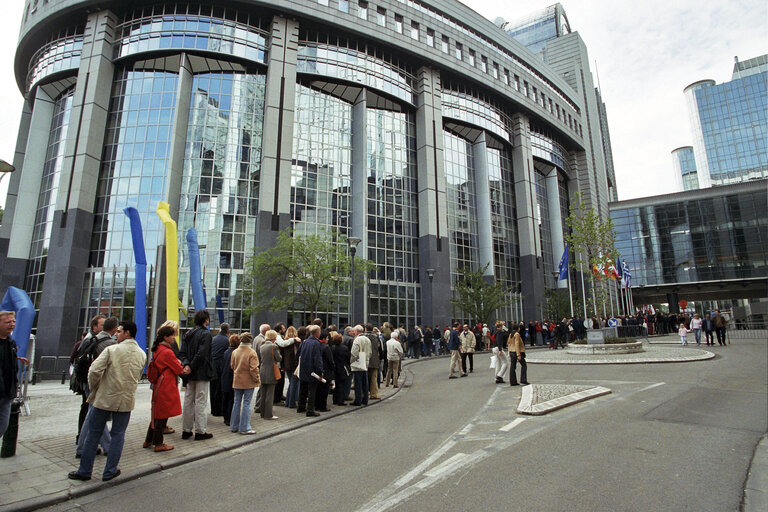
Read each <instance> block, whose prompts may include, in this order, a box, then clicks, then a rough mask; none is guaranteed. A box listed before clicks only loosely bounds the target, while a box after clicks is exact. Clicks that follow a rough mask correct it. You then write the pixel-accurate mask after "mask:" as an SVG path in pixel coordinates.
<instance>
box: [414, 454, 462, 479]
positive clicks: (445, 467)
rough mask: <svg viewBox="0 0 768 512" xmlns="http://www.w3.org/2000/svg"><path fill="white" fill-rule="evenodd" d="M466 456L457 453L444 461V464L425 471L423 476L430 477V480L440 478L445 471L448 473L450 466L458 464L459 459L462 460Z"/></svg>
mask: <svg viewBox="0 0 768 512" xmlns="http://www.w3.org/2000/svg"><path fill="white" fill-rule="evenodd" d="M466 456H467V454H466V453H461V452H459V453H457V454H455V455H454V456H453V457H451V458H450V459H448V460H446V461H445V462H443V463H441V464H438V465H437V466H435V467H434V468H432V469H430V470H429V471H427V472H426V473H424V476H429V477H432V478H434V477H436V476H440V475H442V474H443V473H445V472H446V471H448V470H449V469H451V466H454V465H456V464H458V463H459V462H460V459H463V458H464V457H466Z"/></svg>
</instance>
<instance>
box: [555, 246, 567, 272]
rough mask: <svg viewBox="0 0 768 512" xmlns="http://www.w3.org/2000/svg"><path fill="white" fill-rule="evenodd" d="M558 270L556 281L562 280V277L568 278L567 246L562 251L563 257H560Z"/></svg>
mask: <svg viewBox="0 0 768 512" xmlns="http://www.w3.org/2000/svg"><path fill="white" fill-rule="evenodd" d="M558 270H560V275H559V276H558V277H557V280H558V281H562V280H563V279H568V246H567V245H566V246H565V250H564V251H563V257H562V258H560V266H559V267H558Z"/></svg>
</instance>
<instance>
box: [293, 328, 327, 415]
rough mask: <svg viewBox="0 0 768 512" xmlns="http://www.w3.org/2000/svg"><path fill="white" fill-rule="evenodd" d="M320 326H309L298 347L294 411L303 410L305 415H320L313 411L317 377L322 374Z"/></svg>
mask: <svg viewBox="0 0 768 512" xmlns="http://www.w3.org/2000/svg"><path fill="white" fill-rule="evenodd" d="M320 331H321V329H320V326H319V325H314V324H313V325H310V326H309V337H308V338H307V339H306V340H304V341H302V342H301V346H300V347H301V348H300V349H299V380H300V381H301V384H300V385H299V406H298V408H297V409H296V412H300V413H301V412H305V411H306V413H307V416H320V415H319V414H318V413H316V412H315V396H316V395H317V382H318V380H317V377H314V376H313V375H312V374H313V373H314V374H315V375H317V376H318V377H321V376H322V375H323V356H322V352H321V347H320V340H318V336H320Z"/></svg>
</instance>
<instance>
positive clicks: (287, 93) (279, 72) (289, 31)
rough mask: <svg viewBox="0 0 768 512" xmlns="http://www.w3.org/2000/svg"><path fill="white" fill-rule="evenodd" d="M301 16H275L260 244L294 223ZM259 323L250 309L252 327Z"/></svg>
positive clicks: (265, 317) (270, 317) (268, 317)
mask: <svg viewBox="0 0 768 512" xmlns="http://www.w3.org/2000/svg"><path fill="white" fill-rule="evenodd" d="M298 47H299V22H298V21H296V20H292V19H286V18H283V17H280V16H276V17H275V18H274V19H273V20H272V34H271V37H270V47H269V68H268V69H267V79H266V87H265V97H264V130H263V135H262V141H261V155H262V157H261V183H260V186H259V212H258V220H257V223H256V247H257V248H258V250H266V249H269V248H271V247H274V246H275V242H276V240H277V235H278V233H279V232H280V231H282V230H284V229H286V228H288V227H290V225H291V156H292V154H293V118H294V110H295V104H296V60H297V54H298V49H299V48H298ZM286 316H287V312H286V311H265V312H262V313H259V321H260V322H262V321H263V322H266V323H269V324H274V323H276V322H284V321H285V320H286ZM255 326H256V320H255V316H254V315H251V329H252V331H253V332H256V331H255V330H254V328H255Z"/></svg>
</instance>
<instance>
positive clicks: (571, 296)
mask: <svg viewBox="0 0 768 512" xmlns="http://www.w3.org/2000/svg"><path fill="white" fill-rule="evenodd" d="M566 272H568V301H569V302H570V303H571V318H573V295H572V294H571V266H570V265H568V268H567V269H566Z"/></svg>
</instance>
